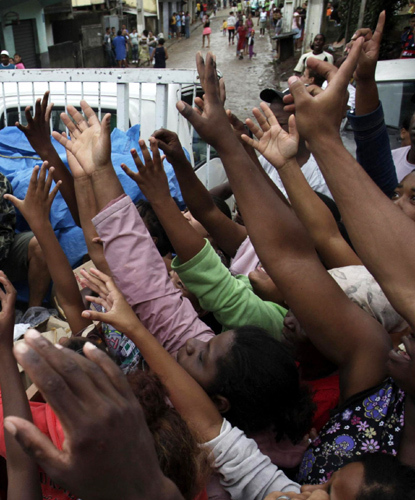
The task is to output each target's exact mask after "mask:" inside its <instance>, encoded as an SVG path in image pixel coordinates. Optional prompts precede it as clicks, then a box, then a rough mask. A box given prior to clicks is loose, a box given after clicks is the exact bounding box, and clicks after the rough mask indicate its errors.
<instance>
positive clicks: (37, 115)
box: [35, 98, 42, 118]
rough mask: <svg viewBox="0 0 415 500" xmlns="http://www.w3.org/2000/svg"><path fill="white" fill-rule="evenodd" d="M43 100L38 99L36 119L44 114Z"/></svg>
mask: <svg viewBox="0 0 415 500" xmlns="http://www.w3.org/2000/svg"><path fill="white" fill-rule="evenodd" d="M41 103H42V100H41V99H40V98H39V99H36V104H35V117H36V118H40V117H41V113H42V104H41Z"/></svg>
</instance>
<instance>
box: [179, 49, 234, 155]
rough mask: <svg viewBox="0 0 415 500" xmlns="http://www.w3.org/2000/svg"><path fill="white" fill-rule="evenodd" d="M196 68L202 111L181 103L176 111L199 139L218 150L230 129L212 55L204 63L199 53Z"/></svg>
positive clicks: (209, 54)
mask: <svg viewBox="0 0 415 500" xmlns="http://www.w3.org/2000/svg"><path fill="white" fill-rule="evenodd" d="M196 66H197V70H198V73H199V77H200V84H201V85H202V87H203V90H204V91H205V94H204V97H203V110H202V111H201V112H200V110H198V109H196V108H194V109H193V108H192V107H191V106H189V104H186V103H185V102H183V101H179V102H178V103H177V109H178V110H179V111H180V113H181V114H182V115H183V116H184V117H185V118H186V119H187V120H188V121H189V122H190V123H191V124H192V125H193V127H194V128H195V130H196V131H197V133H198V134H199V135H200V137H201V138H202V139H203V140H204V141H205V142H207V143H208V144H211V145H212V146H214V147H215V148H216V149H217V150H218V148H220V143H221V141H223V140H224V138H226V136H227V134H229V132H231V127H230V124H229V121H228V118H227V116H226V113H225V110H224V108H223V102H222V99H223V93H222V94H221V90H220V84H219V80H218V77H217V73H216V62H215V58H214V56H213V54H212V53H211V52H208V54H207V56H206V62H205V61H204V59H203V57H202V55H201V54H200V52H199V53H198V54H197V56H196Z"/></svg>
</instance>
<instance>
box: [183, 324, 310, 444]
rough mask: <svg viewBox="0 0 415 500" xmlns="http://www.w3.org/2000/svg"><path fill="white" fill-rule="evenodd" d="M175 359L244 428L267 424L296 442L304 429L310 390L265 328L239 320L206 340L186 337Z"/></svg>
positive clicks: (253, 429) (252, 429)
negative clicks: (238, 323) (225, 330)
mask: <svg viewBox="0 0 415 500" xmlns="http://www.w3.org/2000/svg"><path fill="white" fill-rule="evenodd" d="M177 360H178V362H179V363H180V364H181V365H182V366H183V368H185V369H186V370H187V371H188V372H189V374H190V375H192V376H193V378H195V379H196V380H197V381H198V382H199V384H200V385H201V386H202V387H203V388H204V389H205V390H206V392H207V393H208V394H209V395H210V397H211V398H212V400H213V401H214V402H215V403H216V405H217V407H218V409H219V411H221V412H222V413H223V414H224V415H225V417H226V418H227V419H228V420H229V421H230V422H231V424H232V425H235V426H237V427H239V428H241V429H242V430H244V431H245V432H257V431H260V430H263V429H267V428H270V427H273V428H274V429H275V431H276V432H277V438H278V439H280V438H281V437H282V436H284V435H286V436H288V437H289V438H290V439H291V440H292V441H294V442H297V441H299V440H301V439H302V438H303V436H304V434H305V433H306V432H307V431H308V430H309V429H310V426H311V419H312V415H313V410H314V406H313V403H312V400H311V396H310V392H309V391H308V389H307V388H304V387H302V386H301V385H300V381H299V375H298V371H297V367H296V364H295V362H294V359H293V357H292V356H291V355H290V353H289V351H288V349H287V348H286V347H285V346H284V345H282V344H281V343H280V342H279V341H277V340H276V339H275V338H273V337H271V335H269V334H268V333H267V332H266V331H265V330H263V329H261V328H257V327H254V326H244V327H241V328H237V329H235V330H229V331H227V332H224V333H222V334H220V335H218V336H216V337H214V338H212V339H211V340H210V341H209V342H201V341H198V340H196V339H191V340H189V341H188V342H187V343H186V345H185V346H184V347H183V348H182V349H180V351H179V353H178V356H177Z"/></svg>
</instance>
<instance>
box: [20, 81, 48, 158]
mask: <svg viewBox="0 0 415 500" xmlns="http://www.w3.org/2000/svg"><path fill="white" fill-rule="evenodd" d="M48 99H49V91H46V92H45V94H44V96H43V99H37V101H36V105H35V116H34V117H33V116H32V113H31V106H27V107H26V109H25V116H26V121H27V125H26V126H24V125H22V124H21V123H19V122H16V127H17V128H18V129H19V130H21V131H22V132H23V133H24V135H25V136H26V137H27V140H28V141H29V142H30V145H31V146H32V148H33V149H34V150H35V151H36V152H37V153H38V154H39V155H40V156H42V154H43V153H44V152H46V151H47V148H48V146H49V147H50V146H51V140H50V126H49V120H50V114H51V112H52V108H53V103H51V104H49V105H48Z"/></svg>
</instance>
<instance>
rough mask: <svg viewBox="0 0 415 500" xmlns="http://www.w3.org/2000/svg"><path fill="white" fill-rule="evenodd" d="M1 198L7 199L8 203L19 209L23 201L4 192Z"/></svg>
mask: <svg viewBox="0 0 415 500" xmlns="http://www.w3.org/2000/svg"><path fill="white" fill-rule="evenodd" d="M3 198H4V199H5V200H7V201H10V203H13V205H14V206H15V207H16V208H17V209H19V207H20V206H21V204H22V203H23V200H19V198H16V196H13V195H12V194H5V195H4V196H3Z"/></svg>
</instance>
